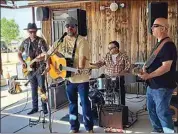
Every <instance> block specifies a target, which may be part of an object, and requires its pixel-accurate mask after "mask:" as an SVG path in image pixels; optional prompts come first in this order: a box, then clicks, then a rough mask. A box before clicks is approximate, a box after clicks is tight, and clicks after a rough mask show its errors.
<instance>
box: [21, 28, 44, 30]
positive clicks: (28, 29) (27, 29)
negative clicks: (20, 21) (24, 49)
mask: <svg viewBox="0 0 178 134" xmlns="http://www.w3.org/2000/svg"><path fill="white" fill-rule="evenodd" d="M30 29H31V28H30ZM32 29H36V28H32ZM40 29H41V28H37V29H36V30H40ZM23 30H29V28H24V29H23Z"/></svg>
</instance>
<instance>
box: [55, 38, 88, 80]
mask: <svg viewBox="0 0 178 134" xmlns="http://www.w3.org/2000/svg"><path fill="white" fill-rule="evenodd" d="M75 41H76V37H70V36H68V35H67V36H65V38H64V40H63V43H62V44H61V45H59V46H58V52H59V53H61V54H62V55H64V57H65V58H72V53H73V49H74V45H75ZM76 45H77V46H76V51H75V57H74V65H73V67H74V68H78V67H79V61H80V60H81V58H82V57H83V56H85V57H86V59H87V60H86V63H85V68H89V44H88V41H87V40H86V39H85V38H84V37H83V36H80V35H79V36H78V38H77V42H76ZM56 46H57V43H54V46H53V47H54V48H55V47H56ZM68 79H69V81H70V82H72V83H83V82H88V81H89V75H88V74H86V73H82V74H79V75H75V74H73V73H72V77H70V78H68Z"/></svg>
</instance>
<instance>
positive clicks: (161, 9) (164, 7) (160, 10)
mask: <svg viewBox="0 0 178 134" xmlns="http://www.w3.org/2000/svg"><path fill="white" fill-rule="evenodd" d="M159 17H162V18H166V19H167V18H168V3H167V2H151V3H149V6H148V18H149V21H148V29H149V32H150V33H152V30H151V27H152V25H153V23H154V21H155V19H156V18H159Z"/></svg>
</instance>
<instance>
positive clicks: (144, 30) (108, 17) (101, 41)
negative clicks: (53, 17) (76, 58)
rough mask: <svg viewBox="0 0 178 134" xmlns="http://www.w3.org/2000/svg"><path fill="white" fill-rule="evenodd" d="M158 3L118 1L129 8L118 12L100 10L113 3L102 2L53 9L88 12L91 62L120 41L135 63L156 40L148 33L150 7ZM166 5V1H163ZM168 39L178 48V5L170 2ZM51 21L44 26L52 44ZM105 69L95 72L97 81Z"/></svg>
mask: <svg viewBox="0 0 178 134" xmlns="http://www.w3.org/2000/svg"><path fill="white" fill-rule="evenodd" d="M152 1H155V0H116V2H118V3H120V2H124V3H125V5H126V7H125V8H119V9H118V10H117V11H116V12H112V11H111V10H110V9H105V10H103V11H100V6H109V5H110V3H111V2H112V1H99V2H90V3H80V4H70V3H69V4H63V5H57V6H55V7H50V8H51V10H54V9H68V8H76V7H78V8H81V9H84V10H86V11H87V28H88V35H87V38H88V40H89V43H90V50H91V61H92V62H96V61H98V60H100V59H101V58H102V57H103V56H104V55H105V54H106V52H107V48H108V43H109V42H110V41H112V40H117V41H119V43H120V48H121V51H126V52H127V54H128V56H129V57H130V60H131V62H132V63H134V62H138V61H143V59H144V58H145V59H147V57H148V56H149V54H150V51H151V49H152V47H153V46H154V44H155V41H156V40H155V38H154V37H153V36H152V35H150V34H149V32H148V12H147V11H148V9H147V7H148V3H149V2H152ZM160 1H166V0H160ZM166 2H168V20H169V24H170V29H169V35H170V37H171V38H172V39H173V41H174V42H175V44H176V46H177V48H178V1H177V0H167V1H166ZM50 30H51V21H48V22H43V33H44V35H45V36H46V38H47V40H48V43H50V42H51V31H50ZM103 71H104V68H101V69H100V70H99V71H98V70H94V71H93V76H94V77H96V76H98V75H99V74H100V73H103Z"/></svg>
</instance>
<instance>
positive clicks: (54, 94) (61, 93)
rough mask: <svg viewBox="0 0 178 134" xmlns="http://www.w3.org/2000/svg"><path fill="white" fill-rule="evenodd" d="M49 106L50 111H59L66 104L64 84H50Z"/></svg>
mask: <svg viewBox="0 0 178 134" xmlns="http://www.w3.org/2000/svg"><path fill="white" fill-rule="evenodd" d="M49 96H50V105H51V108H52V109H60V108H61V107H63V106H66V105H67V104H68V99H67V95H66V86H65V82H64V81H63V82H60V83H57V84H51V86H50V89H49Z"/></svg>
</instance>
